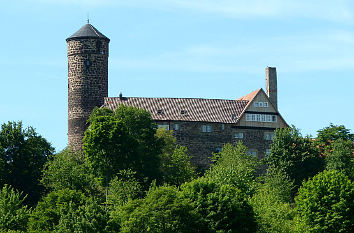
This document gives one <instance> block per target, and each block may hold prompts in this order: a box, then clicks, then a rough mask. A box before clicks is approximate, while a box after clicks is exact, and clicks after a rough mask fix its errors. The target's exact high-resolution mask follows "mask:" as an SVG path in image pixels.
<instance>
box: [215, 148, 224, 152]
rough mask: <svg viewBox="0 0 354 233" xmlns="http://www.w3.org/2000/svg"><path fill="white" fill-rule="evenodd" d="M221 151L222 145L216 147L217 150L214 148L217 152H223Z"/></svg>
mask: <svg viewBox="0 0 354 233" xmlns="http://www.w3.org/2000/svg"><path fill="white" fill-rule="evenodd" d="M221 151H222V148H221V147H216V148H215V150H214V152H215V153H219V152H221Z"/></svg>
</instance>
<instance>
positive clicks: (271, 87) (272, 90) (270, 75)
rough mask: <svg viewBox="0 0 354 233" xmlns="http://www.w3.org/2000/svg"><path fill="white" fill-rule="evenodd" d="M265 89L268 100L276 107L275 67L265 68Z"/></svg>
mask: <svg viewBox="0 0 354 233" xmlns="http://www.w3.org/2000/svg"><path fill="white" fill-rule="evenodd" d="M266 91H267V95H268V97H269V100H270V102H271V103H272V104H273V106H274V107H275V108H276V109H278V94H277V93H278V88H277V69H276V68H275V67H267V68H266Z"/></svg>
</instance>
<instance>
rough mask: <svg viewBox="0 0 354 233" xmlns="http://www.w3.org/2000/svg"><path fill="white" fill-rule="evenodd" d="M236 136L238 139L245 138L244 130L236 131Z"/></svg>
mask: <svg viewBox="0 0 354 233" xmlns="http://www.w3.org/2000/svg"><path fill="white" fill-rule="evenodd" d="M234 137H235V138H237V139H241V138H243V132H236V133H235V135H234Z"/></svg>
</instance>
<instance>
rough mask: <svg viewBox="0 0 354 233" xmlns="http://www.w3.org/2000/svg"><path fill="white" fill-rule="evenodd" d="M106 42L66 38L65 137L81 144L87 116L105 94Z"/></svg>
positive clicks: (106, 73) (106, 71)
mask: <svg viewBox="0 0 354 233" xmlns="http://www.w3.org/2000/svg"><path fill="white" fill-rule="evenodd" d="M108 43H109V41H107V40H105V39H83V38H80V39H71V40H69V41H68V140H69V146H70V147H72V148H73V149H81V148H82V138H83V136H84V132H85V130H86V129H87V123H86V121H87V119H88V117H89V116H90V114H91V113H92V110H93V109H94V108H95V107H100V106H102V105H103V101H104V97H107V96H108Z"/></svg>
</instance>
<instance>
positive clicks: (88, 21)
mask: <svg viewBox="0 0 354 233" xmlns="http://www.w3.org/2000/svg"><path fill="white" fill-rule="evenodd" d="M86 21H87V24H90V15H89V13H87V20H86Z"/></svg>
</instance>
